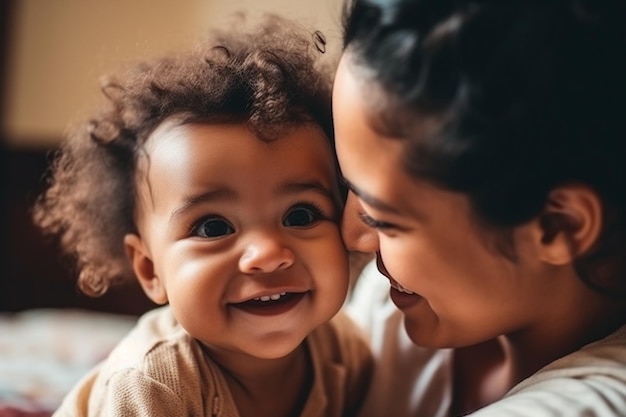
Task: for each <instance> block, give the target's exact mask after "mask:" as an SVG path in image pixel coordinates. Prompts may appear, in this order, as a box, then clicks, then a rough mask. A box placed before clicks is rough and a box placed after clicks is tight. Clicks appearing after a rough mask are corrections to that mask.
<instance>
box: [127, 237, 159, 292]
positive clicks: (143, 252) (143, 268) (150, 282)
mask: <svg viewBox="0 0 626 417" xmlns="http://www.w3.org/2000/svg"><path fill="white" fill-rule="evenodd" d="M124 247H125V248H126V254H127V255H128V258H129V259H130V262H131V264H132V265H133V270H134V271H135V275H136V276H137V279H138V281H139V284H141V287H142V288H143V291H144V292H145V293H146V295H147V296H148V298H150V299H151V300H152V301H154V302H155V303H156V304H165V303H167V291H166V290H165V286H164V285H163V282H162V281H161V279H160V278H159V277H158V276H157V275H156V274H155V271H154V263H153V262H152V259H151V258H150V255H149V253H148V251H147V249H146V247H145V245H144V243H143V241H142V240H141V237H139V235H137V234H134V233H129V234H127V235H126V236H124Z"/></svg>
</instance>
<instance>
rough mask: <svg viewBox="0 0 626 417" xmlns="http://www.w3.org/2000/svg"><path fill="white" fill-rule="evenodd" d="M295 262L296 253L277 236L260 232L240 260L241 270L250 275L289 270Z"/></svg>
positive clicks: (247, 246) (248, 245)
mask: <svg viewBox="0 0 626 417" xmlns="http://www.w3.org/2000/svg"><path fill="white" fill-rule="evenodd" d="M294 260H295V254H294V252H293V251H292V250H291V249H290V248H288V247H287V246H286V245H285V244H284V243H283V242H282V241H281V240H280V238H279V236H278V235H277V234H272V233H266V232H260V233H259V234H256V235H255V236H252V237H251V238H250V240H249V242H248V243H247V245H246V247H245V249H244V252H243V254H242V255H241V258H240V259H239V269H240V270H241V271H242V272H244V273H249V274H253V273H264V272H274V271H279V270H282V269H287V268H289V267H290V266H291V265H293V263H294Z"/></svg>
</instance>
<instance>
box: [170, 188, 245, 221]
mask: <svg viewBox="0 0 626 417" xmlns="http://www.w3.org/2000/svg"><path fill="white" fill-rule="evenodd" d="M236 197H237V196H236V194H235V192H234V191H233V190H231V189H229V188H218V189H214V190H210V191H206V192H203V193H198V194H194V195H190V196H188V197H184V198H183V200H182V203H181V204H180V205H179V206H178V207H176V209H174V211H172V214H171V215H170V222H173V221H174V220H175V219H176V218H178V217H180V216H181V215H183V214H184V213H185V211H187V210H189V209H190V208H192V207H194V206H197V205H198V204H201V203H211V202H214V201H234V200H235V199H236Z"/></svg>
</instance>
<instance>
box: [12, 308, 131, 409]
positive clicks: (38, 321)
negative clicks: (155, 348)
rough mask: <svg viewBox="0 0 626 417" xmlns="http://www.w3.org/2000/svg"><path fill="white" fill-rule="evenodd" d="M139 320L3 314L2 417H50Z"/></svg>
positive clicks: (48, 312)
mask: <svg viewBox="0 0 626 417" xmlns="http://www.w3.org/2000/svg"><path fill="white" fill-rule="evenodd" d="M136 320H137V318H136V317H134V316H123V315H116V314H109V313H100V312H93V311H87V310H62V309H58V310H57V309H39V310H27V311H24V312H20V313H2V314H0V417H21V416H24V417H26V416H28V417H47V416H50V415H51V414H52V412H53V411H54V410H55V409H56V407H57V406H58V405H59V404H60V402H61V400H62V399H63V396H64V395H65V394H66V393H67V392H68V390H69V389H70V388H71V387H72V386H73V385H74V384H75V383H76V382H77V381H78V380H79V379H80V378H81V377H82V376H83V375H84V374H85V373H87V371H88V370H89V369H90V368H91V367H93V366H94V365H95V364H96V363H98V362H99V361H100V360H101V359H103V358H104V357H105V356H106V355H107V354H108V352H109V351H110V350H111V349H112V348H113V346H114V345H115V344H116V343H117V342H118V341H119V340H120V339H121V338H122V337H123V336H124V335H125V334H126V333H127V332H128V331H129V330H130V328H131V327H132V326H133V325H134V324H135V322H136Z"/></svg>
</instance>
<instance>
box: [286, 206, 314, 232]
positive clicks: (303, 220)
mask: <svg viewBox="0 0 626 417" xmlns="http://www.w3.org/2000/svg"><path fill="white" fill-rule="evenodd" d="M323 217H324V216H323V214H322V211H321V210H320V209H319V208H318V207H316V206H314V205H312V204H303V205H298V206H295V207H292V208H291V209H290V210H289V212H288V213H287V215H286V216H285V219H284V220H283V224H284V225H285V226H287V227H305V226H309V225H311V224H312V223H315V222H317V221H318V220H320V219H321V218H323Z"/></svg>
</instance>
